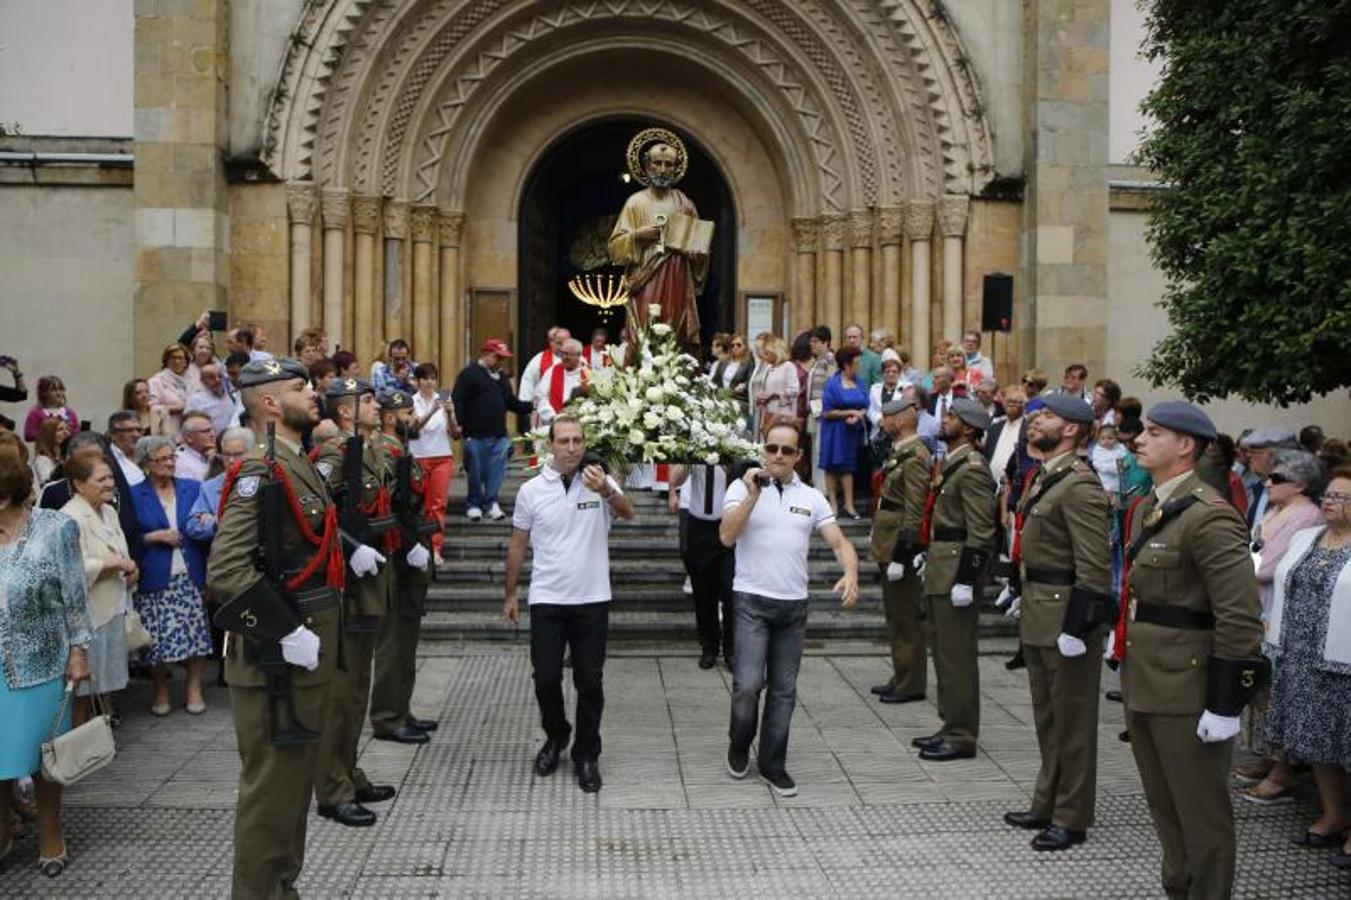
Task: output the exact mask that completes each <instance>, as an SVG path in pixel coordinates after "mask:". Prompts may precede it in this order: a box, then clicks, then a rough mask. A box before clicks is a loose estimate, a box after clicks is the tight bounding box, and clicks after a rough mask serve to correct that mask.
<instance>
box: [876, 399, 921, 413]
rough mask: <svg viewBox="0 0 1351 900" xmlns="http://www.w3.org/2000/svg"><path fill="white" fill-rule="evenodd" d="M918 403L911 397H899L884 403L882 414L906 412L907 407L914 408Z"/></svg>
mask: <svg viewBox="0 0 1351 900" xmlns="http://www.w3.org/2000/svg"><path fill="white" fill-rule="evenodd" d="M918 405H919V404H917V403H915V401H914V400H911V399H910V398H909V397H897V398H895V399H894V400H889V401H888V402H886V403H883V404H882V415H884V416H894V415H896V414H897V413H903V412H905V411H906V410H907V409H914V408H915V407H916V406H918Z"/></svg>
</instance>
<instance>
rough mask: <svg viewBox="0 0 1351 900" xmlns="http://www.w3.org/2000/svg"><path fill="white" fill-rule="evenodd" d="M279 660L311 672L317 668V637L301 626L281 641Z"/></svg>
mask: <svg viewBox="0 0 1351 900" xmlns="http://www.w3.org/2000/svg"><path fill="white" fill-rule="evenodd" d="M281 658H282V659H284V660H286V661H287V662H288V663H290V664H291V665H293V666H300V668H302V669H306V670H308V671H310V672H313V671H314V670H315V669H317V668H319V635H317V634H315V633H314V632H313V631H310V630H309V629H308V628H306V627H305V626H304V625H301V626H300V627H299V628H297V629H296V630H295V631H293V632H291V633H290V634H288V635H287V636H286V637H284V638H282V639H281Z"/></svg>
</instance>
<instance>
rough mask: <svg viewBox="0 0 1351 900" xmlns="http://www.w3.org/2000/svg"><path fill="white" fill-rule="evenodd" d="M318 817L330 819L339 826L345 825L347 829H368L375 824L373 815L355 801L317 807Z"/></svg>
mask: <svg viewBox="0 0 1351 900" xmlns="http://www.w3.org/2000/svg"><path fill="white" fill-rule="evenodd" d="M319 815H321V816H323V817H324V818H325V819H332V820H333V821H334V822H337V823H338V824H339V825H346V826H347V827H348V828H369V827H371V826H372V825H374V824H375V813H373V812H371V811H370V810H369V809H367V808H366V807H364V806H362V805H361V804H360V803H357V802H356V801H355V800H349V801H347V802H346V803H339V804H336V805H334V806H324V805H322V804H321V805H320V806H319Z"/></svg>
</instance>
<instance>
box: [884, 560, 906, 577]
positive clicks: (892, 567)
mask: <svg viewBox="0 0 1351 900" xmlns="http://www.w3.org/2000/svg"><path fill="white" fill-rule="evenodd" d="M904 577H905V566H903V565H901V564H900V563H898V562H894V563H887V581H900V580H901V579H902V578H904Z"/></svg>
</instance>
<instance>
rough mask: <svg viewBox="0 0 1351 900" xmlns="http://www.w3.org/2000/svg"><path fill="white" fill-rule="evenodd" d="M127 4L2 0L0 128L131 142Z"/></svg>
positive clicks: (129, 0)
mask: <svg viewBox="0 0 1351 900" xmlns="http://www.w3.org/2000/svg"><path fill="white" fill-rule="evenodd" d="M133 25H134V22H133V18H132V0H41V2H36V0H0V122H4V123H6V124H9V123H14V122H18V124H19V127H20V129H21V130H22V132H23V133H24V134H29V135H60V136H65V137H71V136H81V137H130V136H131V125H132V67H131V55H132V43H133V41H132V31H133Z"/></svg>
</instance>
